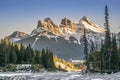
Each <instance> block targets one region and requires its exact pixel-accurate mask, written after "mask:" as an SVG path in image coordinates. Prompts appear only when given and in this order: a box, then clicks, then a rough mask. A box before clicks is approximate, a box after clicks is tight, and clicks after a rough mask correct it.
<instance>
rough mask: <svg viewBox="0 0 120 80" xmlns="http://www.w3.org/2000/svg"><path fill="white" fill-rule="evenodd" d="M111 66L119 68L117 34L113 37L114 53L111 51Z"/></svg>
mask: <svg viewBox="0 0 120 80" xmlns="http://www.w3.org/2000/svg"><path fill="white" fill-rule="evenodd" d="M111 59H112V60H111V68H112V69H114V70H115V69H118V53H117V43H116V36H115V35H113V38H112V53H111Z"/></svg>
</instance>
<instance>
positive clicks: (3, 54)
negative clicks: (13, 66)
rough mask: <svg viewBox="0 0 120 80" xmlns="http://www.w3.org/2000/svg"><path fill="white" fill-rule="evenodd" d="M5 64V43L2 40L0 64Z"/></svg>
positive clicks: (0, 44)
mask: <svg viewBox="0 0 120 80" xmlns="http://www.w3.org/2000/svg"><path fill="white" fill-rule="evenodd" d="M5 65H6V44H5V43H4V41H1V43H0V66H5Z"/></svg>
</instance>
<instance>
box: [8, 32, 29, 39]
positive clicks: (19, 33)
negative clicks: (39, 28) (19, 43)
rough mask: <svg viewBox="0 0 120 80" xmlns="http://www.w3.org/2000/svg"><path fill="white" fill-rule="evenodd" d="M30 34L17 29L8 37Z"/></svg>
mask: <svg viewBox="0 0 120 80" xmlns="http://www.w3.org/2000/svg"><path fill="white" fill-rule="evenodd" d="M27 35H28V34H26V33H24V32H20V31H15V32H13V33H12V34H11V35H10V36H8V37H11V38H14V37H25V36H27Z"/></svg>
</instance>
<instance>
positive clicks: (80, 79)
mask: <svg viewBox="0 0 120 80" xmlns="http://www.w3.org/2000/svg"><path fill="white" fill-rule="evenodd" d="M0 79H3V80H19V79H22V80H120V72H118V73H114V74H100V73H94V74H93V73H90V74H82V73H80V72H40V73H14V72H8V73H7V72H0Z"/></svg>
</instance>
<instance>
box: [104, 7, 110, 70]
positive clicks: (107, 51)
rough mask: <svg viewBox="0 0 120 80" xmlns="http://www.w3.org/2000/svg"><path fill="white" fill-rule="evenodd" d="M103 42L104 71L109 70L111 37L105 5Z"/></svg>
mask: <svg viewBox="0 0 120 80" xmlns="http://www.w3.org/2000/svg"><path fill="white" fill-rule="evenodd" d="M104 26H105V29H106V31H105V42H104V48H105V53H104V58H105V59H104V62H105V64H104V67H105V69H109V68H110V61H109V59H110V54H111V36H110V26H109V14H108V7H107V5H106V6H105V24H104Z"/></svg>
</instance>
